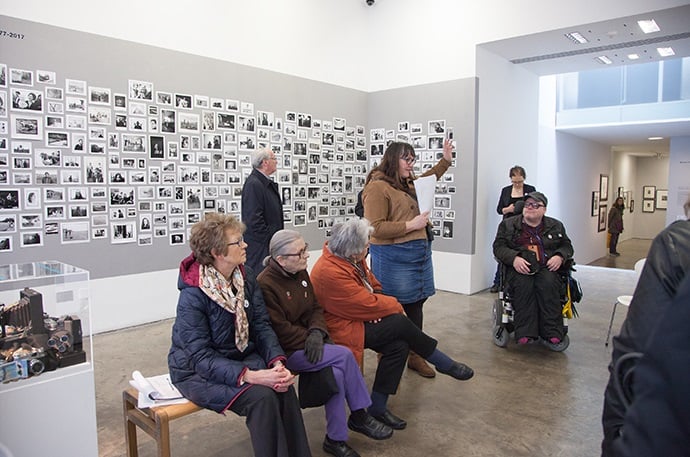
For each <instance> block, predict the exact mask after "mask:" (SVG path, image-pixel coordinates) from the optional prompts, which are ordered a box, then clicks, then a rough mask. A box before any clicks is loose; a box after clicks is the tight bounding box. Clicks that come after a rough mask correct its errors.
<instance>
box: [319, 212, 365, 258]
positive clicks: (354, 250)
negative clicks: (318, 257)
mask: <svg viewBox="0 0 690 457" xmlns="http://www.w3.org/2000/svg"><path fill="white" fill-rule="evenodd" d="M373 231H374V227H372V226H371V224H369V221H368V220H366V219H364V218H362V219H357V218H354V219H349V220H347V221H345V222H342V223H340V224H335V225H334V226H333V228H332V229H331V238H330V239H329V240H328V249H329V250H330V251H331V252H332V253H333V254H335V255H337V256H338V257H343V258H345V259H350V258H352V257H354V256H355V255H357V254H360V253H361V252H362V251H364V248H365V247H366V246H367V243H368V242H369V235H371V232H373Z"/></svg>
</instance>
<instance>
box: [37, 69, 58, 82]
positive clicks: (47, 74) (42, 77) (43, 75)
mask: <svg viewBox="0 0 690 457" xmlns="http://www.w3.org/2000/svg"><path fill="white" fill-rule="evenodd" d="M55 81H56V79H55V72H54V71H48V70H36V82H37V83H41V84H55Z"/></svg>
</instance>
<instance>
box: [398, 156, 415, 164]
mask: <svg viewBox="0 0 690 457" xmlns="http://www.w3.org/2000/svg"><path fill="white" fill-rule="evenodd" d="M400 160H404V161H405V162H406V163H407V164H408V165H414V164H415V162H417V158H416V157H413V156H407V157H400Z"/></svg>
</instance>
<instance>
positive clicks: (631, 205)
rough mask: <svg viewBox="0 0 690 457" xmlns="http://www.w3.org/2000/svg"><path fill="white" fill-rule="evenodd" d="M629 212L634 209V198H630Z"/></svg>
mask: <svg viewBox="0 0 690 457" xmlns="http://www.w3.org/2000/svg"><path fill="white" fill-rule="evenodd" d="M628 208H630V212H631V213H632V212H633V211H634V210H635V200H630V206H629V207H628Z"/></svg>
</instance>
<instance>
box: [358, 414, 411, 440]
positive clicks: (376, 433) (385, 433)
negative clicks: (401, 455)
mask: <svg viewBox="0 0 690 457" xmlns="http://www.w3.org/2000/svg"><path fill="white" fill-rule="evenodd" d="M347 427H348V428H349V429H350V430H352V431H353V432H357V433H361V434H363V435H366V436H368V437H369V438H371V439H372V440H387V439H388V438H390V437H391V436H393V429H392V428H391V427H389V426H388V425H386V424H385V423H383V422H382V421H379V420H376V419H375V418H374V417H372V416H370V415H369V414H367V416H366V418H365V419H364V420H363V421H362V422H361V423H357V422H355V421H354V420H352V416H350V418H349V419H348V420H347ZM403 428H405V427H403Z"/></svg>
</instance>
